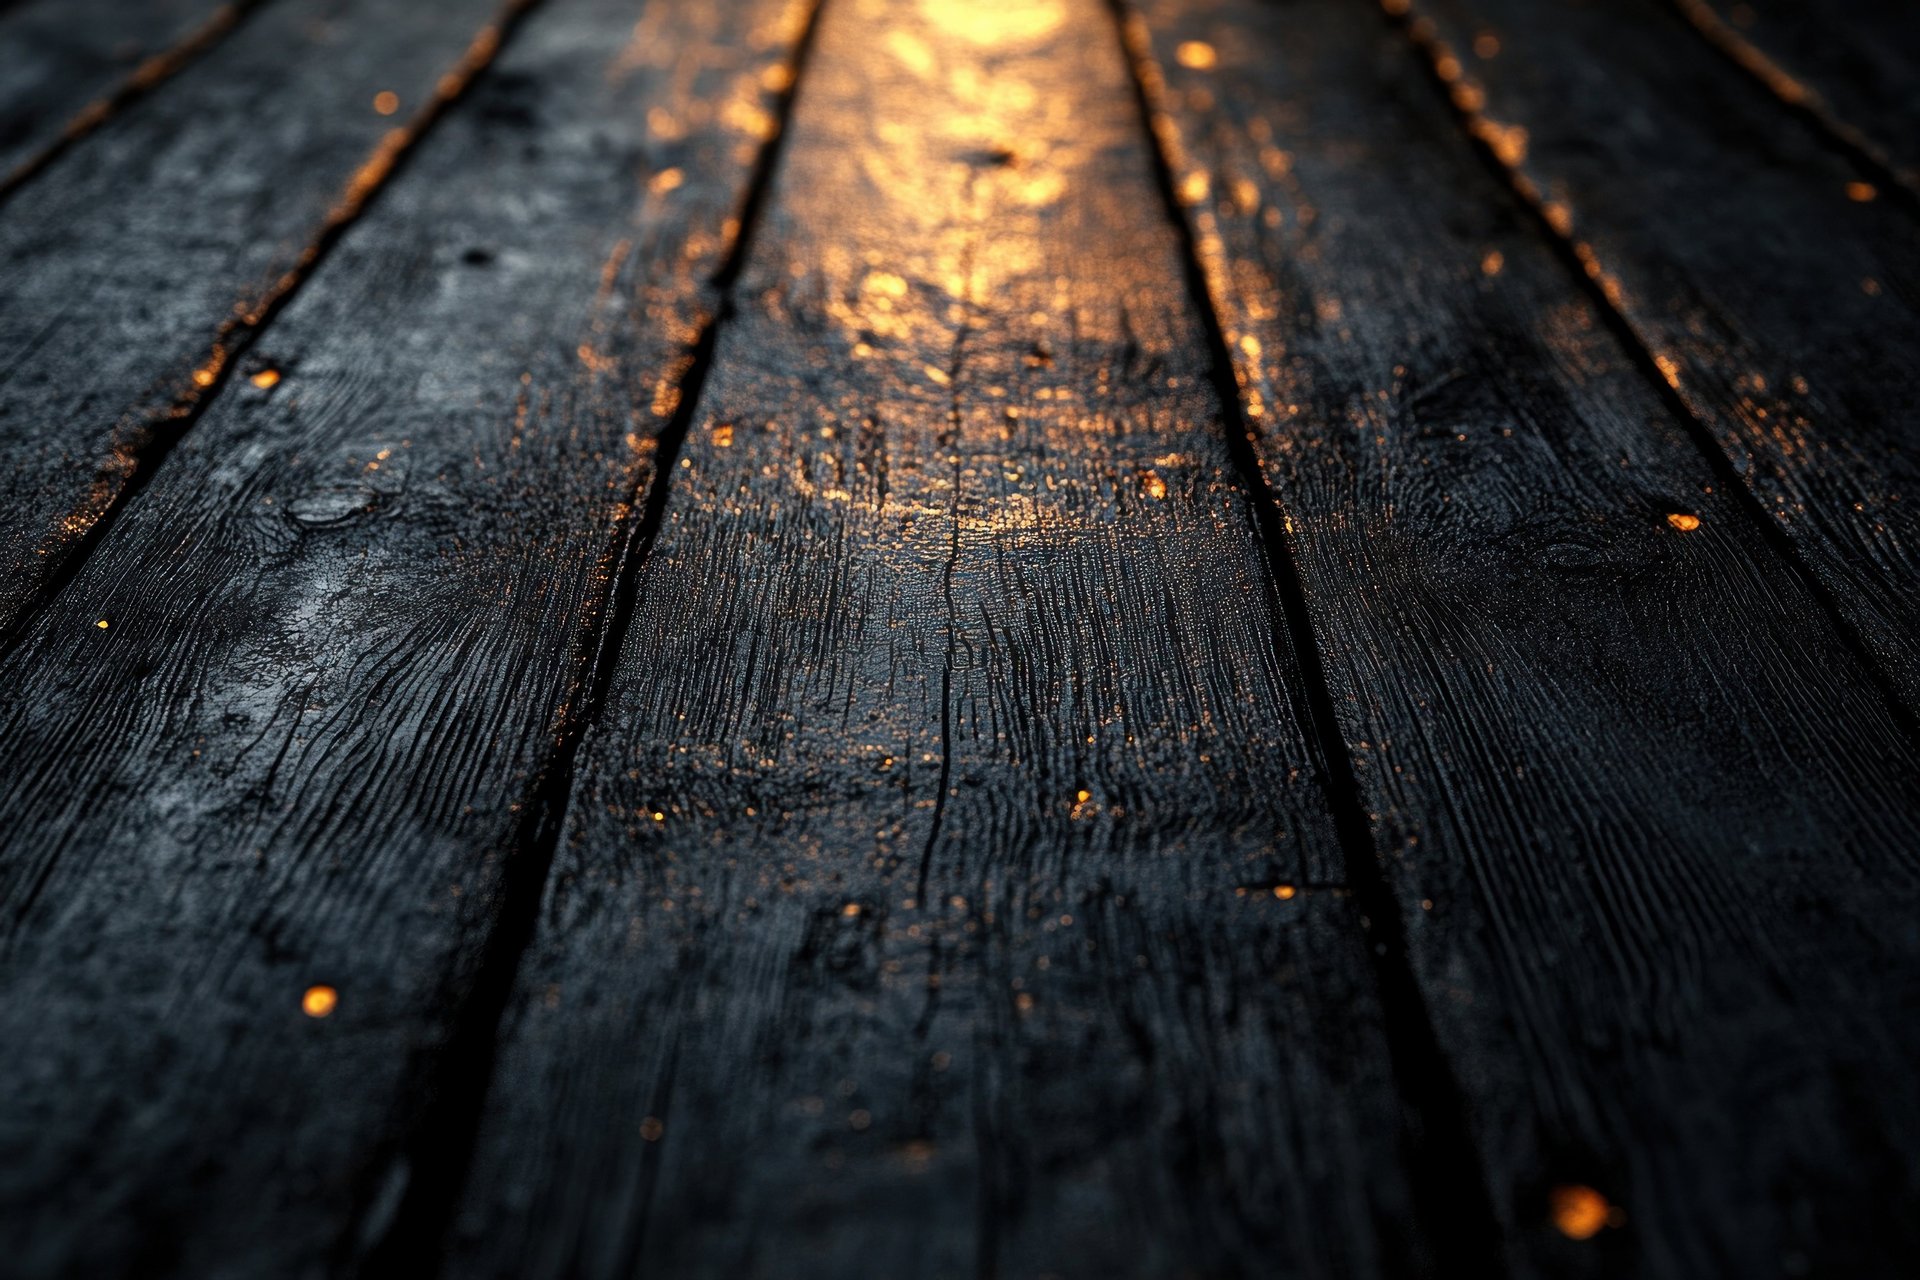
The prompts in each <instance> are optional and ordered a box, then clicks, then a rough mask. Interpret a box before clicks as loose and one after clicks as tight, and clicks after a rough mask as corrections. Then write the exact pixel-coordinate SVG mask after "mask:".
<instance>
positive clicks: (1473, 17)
mask: <svg viewBox="0 0 1920 1280" xmlns="http://www.w3.org/2000/svg"><path fill="white" fill-rule="evenodd" d="M1394 3H1395V4H1399V3H1400V0H1394ZM1414 16H1415V19H1416V20H1415V21H1414V22H1413V23H1412V24H1411V26H1410V30H1411V31H1412V32H1413V34H1414V36H1415V37H1416V39H1417V40H1419V41H1420V42H1421V43H1422V44H1423V47H1424V49H1425V52H1426V53H1427V55H1428V57H1429V60H1430V62H1431V63H1432V64H1434V65H1435V66H1436V67H1437V68H1438V69H1439V70H1441V71H1442V72H1450V73H1451V74H1452V88H1453V93H1454V98H1455V101H1456V104H1458V108H1457V109H1460V110H1462V111H1464V112H1465V113H1466V119H1467V123H1468V125H1469V127H1470V128H1471V129H1472V130H1473V131H1474V132H1476V133H1477V134H1478V135H1479V136H1480V137H1481V138H1482V140H1483V142H1484V144H1485V150H1486V153H1487V155H1488V156H1489V157H1490V158H1491V159H1493V160H1494V161H1495V162H1496V163H1497V164H1498V165H1500V166H1501V167H1502V168H1503V169H1504V170H1505V171H1506V172H1507V173H1508V174H1509V176H1510V177H1511V179H1512V181H1513V182H1514V183H1515V184H1516V185H1518V186H1519V187H1520V188H1521V189H1522V190H1523V191H1524V192H1525V193H1527V195H1528V197H1529V199H1530V200H1531V201H1532V202H1533V203H1534V204H1535V205H1536V207H1537V208H1538V210H1539V213H1540V217H1541V219H1542V221H1543V222H1544V223H1545V224H1546V225H1547V226H1548V227H1549V228H1550V229H1551V231H1552V232H1553V234H1554V235H1555V236H1556V237H1557V238H1558V239H1560V240H1561V241H1562V242H1563V243H1564V245H1565V246H1566V251H1567V253H1568V254H1569V255H1571V256H1572V257H1573V258H1574V260H1575V261H1577V262H1578V263H1579V264H1580V267H1581V269H1582V270H1583V271H1585V272H1586V273H1587V274H1588V276H1589V277H1590V279H1591V281H1592V283H1593V287H1594V296H1595V297H1596V298H1600V299H1603V300H1604V302H1605V305H1606V306H1607V307H1608V308H1609V309H1611V310H1614V311H1616V312H1617V313H1618V315H1619V316H1620V317H1621V322H1622V324H1623V325H1624V327H1625V329H1626V330H1627V331H1629V332H1630V333H1631V335H1632V338H1633V341H1634V342H1636V343H1637V344H1638V345H1639V346H1640V347H1641V348H1642V350H1643V351H1644V353H1645V361H1646V363H1647V365H1648V366H1649V369H1650V370H1651V371H1653V372H1655V373H1657V374H1658V376H1661V377H1663V378H1664V379H1665V380H1667V381H1668V382H1669V383H1670V384H1671V387H1672V392H1673V396H1674V398H1675V400H1676V401H1677V402H1678V403H1679V404H1681V405H1683V406H1684V407H1685V409H1686V411H1687V412H1688V413H1690V414H1692V415H1693V416H1694V417H1695V418H1696V419H1697V420H1698V423H1699V429H1700V431H1701V432H1702V433H1703V434H1704V435H1705V436H1708V437H1710V438H1711V439H1712V440H1714V441H1715V442H1717V444H1718V445H1719V447H1720V449H1721V450H1722V451H1723V452H1724V454H1725V456H1726V458H1727V459H1728V463H1727V466H1726V468H1725V470H1724V474H1725V476H1726V478H1727V479H1728V480H1729V481H1732V480H1735V479H1737V480H1738V481H1739V482H1740V483H1741V484H1743V485H1744V486H1745V487H1746V488H1747V489H1748V490H1749V491H1750V492H1751V495H1752V502H1753V503H1754V504H1755V505H1756V506H1757V508H1758V509H1759V510H1762V511H1764V512H1766V513H1767V515H1768V518H1769V519H1770V521H1771V522H1772V523H1773V524H1774V526H1775V527H1776V530H1777V533H1778V535H1779V536H1780V537H1781V538H1782V539H1783V540H1784V541H1785V542H1787V543H1790V544H1791V546H1792V547H1793V548H1794V554H1795V555H1796V556H1797V557H1799V558H1800V559H1801V560H1802V561H1804V563H1805V564H1807V565H1808V566H1809V567H1810V569H1811V570H1812V572H1813V574H1814V575H1815V577H1816V579H1817V581H1818V582H1819V584H1820V586H1821V588H1822V589H1823V590H1824V591H1825V592H1826V593H1828V594H1829V596H1830V597H1831V603H1832V607H1833V608H1834V609H1835V610H1836V612H1838V613H1839V615H1840V616H1841V617H1842V618H1843V619H1844V620H1845V622H1846V623H1847V624H1848V626H1850V627H1851V628H1852V629H1853V630H1854V631H1855V632H1857V634H1858V635H1859V637H1860V640H1861V642H1862V643H1863V644H1864V646H1865V647H1866V648H1867V649H1868V650H1869V651H1870V652H1871V653H1872V654H1873V655H1874V658H1875V660H1876V663H1877V664H1878V666H1879V668H1880V670H1881V671H1882V672H1883V673H1884V678H1885V679H1886V681H1887V682H1888V684H1889V685H1890V686H1891V688H1892V689H1893V690H1894V691H1895V693H1896V694H1897V696H1899V697H1900V698H1901V699H1902V700H1903V702H1904V703H1905V705H1906V708H1907V712H1908V715H1909V717H1910V720H1909V722H1910V723H1911V722H1912V720H1911V717H1912V716H1913V715H1914V714H1915V711H1916V709H1917V708H1920V640H1916V637H1920V592H1916V591H1915V590H1914V583H1915V581H1916V580H1920V523H1916V520H1917V517H1916V515H1915V511H1916V507H1915V504H1914V502H1913V500H1912V499H1913V494H1914V493H1915V492H1916V480H1920V464H1916V454H1915V452H1914V449H1913V425H1914V409H1913V406H1914V405H1915V403H1916V402H1920V365H1916V363H1915V362H1914V360H1913V359H1912V354H1913V352H1914V351H1916V350H1920V300H1916V295H1915V292H1914V290H1915V282H1916V281H1920V240H1916V238H1915V236H1914V220H1913V217H1912V216H1911V211H1910V210H1909V209H1908V208H1906V207H1904V205H1903V202H1898V201H1894V200H1891V199H1888V198H1887V197H1886V196H1885V194H1884V193H1878V192H1876V191H1874V190H1872V188H1871V183H1868V185H1867V188H1866V189H1862V188H1861V187H1860V186H1859V185H1858V184H1860V183H1861V182H1862V181H1863V180H1864V179H1865V177H1866V175H1864V174H1863V173H1862V172H1861V171H1860V170H1859V169H1857V168H1855V167H1853V166H1852V165H1850V164H1849V163H1848V162H1847V161H1846V160H1845V158H1844V157H1842V156H1841V155H1840V154H1839V153H1838V152H1836V151H1835V150H1834V149H1833V147H1832V146H1831V145H1830V144H1829V142H1828V140H1827V139H1826V138H1824V137H1823V136H1822V135H1821V134H1820V133H1819V132H1818V131H1817V130H1816V129H1814V128H1812V127H1811V126H1810V125H1809V124H1808V123H1807V122H1805V121H1804V120H1802V119H1800V118H1798V117H1796V116H1795V115H1794V114H1793V113H1791V112H1790V111H1788V110H1787V109H1786V108H1785V107H1784V106H1783V105H1782V104H1781V103H1780V102H1778V101H1777V100H1776V99H1775V98H1774V97H1773V96H1772V95H1771V94H1770V93H1768V91H1767V90H1766V89H1765V88H1764V87H1762V86H1761V85H1760V84H1759V83H1758V82H1756V81H1754V80H1753V79H1751V78H1750V77H1748V76H1746V75H1743V74H1742V73H1741V72H1740V71H1739V70H1738V69H1737V68H1735V67H1733V66H1731V65H1729V64H1727V63H1726V61H1725V60H1724V59H1721V58H1719V57H1717V56H1715V55H1713V53H1712V52H1711V51H1710V50H1709V49H1707V48H1705V47H1704V46H1702V44H1701V43H1700V41H1699V40H1698V39H1697V38H1693V37H1692V35H1691V33H1690V32H1689V31H1688V30H1687V29H1686V26H1685V24H1684V22H1683V21H1682V20H1681V19H1680V18H1679V17H1678V16H1677V15H1676V14H1674V13H1673V12H1672V11H1670V10H1668V9H1667V8H1666V7H1664V6H1663V5H1660V4H1657V3H1653V2H1652V0H1623V2H1622V3H1621V4H1619V5H1608V6H1607V7H1606V10H1605V12H1604V13H1602V12H1601V11H1600V10H1599V9H1596V8H1593V7H1590V6H1586V5H1583V4H1581V3H1578V2H1577V0H1549V2H1547V3H1533V2H1532V0H1484V2H1483V0H1432V2H1431V3H1428V2H1427V0H1421V3H1419V4H1417V5H1415V7H1414ZM1485 33H1491V34H1492V35H1493V36H1494V37H1495V38H1496V39H1497V40H1498V41H1499V42H1500V52H1499V54H1498V55H1497V56H1495V57H1492V58H1478V57H1477V56H1476V55H1473V54H1471V53H1469V52H1467V51H1468V50H1469V49H1470V48H1471V46H1472V43H1473V41H1474V40H1475V39H1476V38H1477V37H1478V36H1479V35H1481V34H1485ZM1682 36H1685V37H1688V38H1685V39H1682V38H1680V37H1682ZM1449 60H1450V61H1449Z"/></svg>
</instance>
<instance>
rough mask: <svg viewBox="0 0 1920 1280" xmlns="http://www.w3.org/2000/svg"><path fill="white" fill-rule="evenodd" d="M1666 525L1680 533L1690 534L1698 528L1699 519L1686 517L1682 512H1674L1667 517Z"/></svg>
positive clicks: (1697, 517)
mask: <svg viewBox="0 0 1920 1280" xmlns="http://www.w3.org/2000/svg"><path fill="white" fill-rule="evenodd" d="M1667 523H1668V524H1670V525H1672V526H1673V527H1674V528H1676V529H1678V530H1679V531H1680V532H1682V533H1692V532H1693V531H1694V530H1695V529H1698V528H1699V527H1700V517H1699V516H1695V515H1688V514H1687V513H1686V512H1684V511H1676V512H1674V513H1673V514H1672V515H1670V516H1668V517H1667Z"/></svg>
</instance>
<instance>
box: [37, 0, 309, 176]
mask: <svg viewBox="0 0 1920 1280" xmlns="http://www.w3.org/2000/svg"><path fill="white" fill-rule="evenodd" d="M270 2H271V0H228V3H226V4H223V5H221V6H220V7H219V8H217V9H215V10H214V11H213V12H212V13H210V14H208V15H207V16H206V17H205V18H204V19H202V20H201V21H200V23H199V24H198V25H197V26H195V27H194V28H193V29H192V30H191V31H189V32H187V34H186V35H184V36H182V37H181V38H180V39H178V40H176V41H175V42H174V43H173V44H171V45H169V46H168V47H167V48H165V49H162V50H161V51H160V52H158V53H156V54H153V55H152V56H151V57H148V58H145V59H142V60H141V63H140V65H139V66H137V67H135V68H134V69H133V70H132V71H129V72H128V73H127V75H126V78H125V79H123V80H122V81H121V82H120V84H119V85H118V86H117V87H116V88H114V89H113V90H112V91H111V92H109V93H107V94H106V95H105V96H103V97H99V98H96V99H94V100H93V101H92V102H90V103H88V104H87V105H86V106H84V107H82V108H80V110H79V111H77V112H75V113H74V115H73V116H72V117H71V118H70V119H69V120H68V121H67V123H66V124H65V125H64V126H62V127H61V130H60V132H59V134H58V135H57V136H56V137H55V138H54V139H53V141H51V142H49V143H47V144H46V145H45V146H43V147H41V148H40V149H39V150H38V151H36V152H34V153H33V154H32V155H30V156H28V157H27V158H26V159H24V160H22V161H21V162H20V163H19V164H17V165H15V166H14V167H13V168H12V170H11V171H9V172H8V173H7V174H5V175H4V176H0V205H4V204H5V203H6V202H7V200H8V198H9V197H11V196H12V195H13V193H14V192H16V191H18V190H19V189H20V188H21V187H23V186H25V185H26V184H27V183H29V182H31V181H33V179H34V178H36V177H38V176H39V175H40V174H41V173H43V172H45V171H46V169H47V167H48V166H50V165H51V164H53V162H54V161H56V160H58V159H59V158H60V157H61V156H63V155H65V154H66V153H67V152H68V151H69V150H70V149H72V147H73V146H74V145H75V144H76V143H78V142H80V141H81V140H82V139H84V138H86V137H87V135H89V134H91V133H93V132H94V131H95V130H97V129H99V128H100V127H101V126H102V125H104V124H106V123H107V122H108V121H110V120H112V119H113V118H114V117H115V116H118V115H119V114H120V113H121V112H123V111H125V110H126V109H127V108H128V107H130V106H132V105H133V104H134V103H135V102H138V101H139V100H140V99H141V98H144V97H146V96H147V95H148V94H149V93H152V92H153V91H154V90H155V89H158V88H159V87H160V86H161V85H163V84H165V83H166V82H167V81H169V80H171V79H173V77H175V76H177V75H179V74H180V73H181V72H182V71H185V70H186V69H187V68H188V67H190V66H192V65H193V64H194V63H195V62H197V61H199V59H200V56H201V55H202V54H204V53H206V52H207V51H208V50H210V49H212V48H213V47H214V46H215V45H217V44H219V43H220V42H221V41H222V40H224V39H226V38H227V37H228V36H229V35H232V34H233V32H234V31H235V30H237V29H238V28H239V26H240V24H241V23H243V22H245V21H246V20H247V19H248V18H250V17H252V16H253V14H254V11H255V10H257V9H259V8H261V7H262V6H263V5H266V4H268V3H270ZM11 7H12V6H11V5H8V4H0V12H5V11H6V10H7V9H8V8H11Z"/></svg>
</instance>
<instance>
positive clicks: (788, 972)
mask: <svg viewBox="0 0 1920 1280" xmlns="http://www.w3.org/2000/svg"><path fill="white" fill-rule="evenodd" d="M822 23H823V29H822V31H821V33H820V37H819V47H818V48H817V49H816V50H815V51H814V54H813V56H812V59H811V62H810V65H809V70H808V71H807V73H806V77H805V79H804V80H803V82H802V85H801V90H800V97H799V100H798V103H797V106H796V109H795V118H794V122H793V127H792V141H791V147H790V150H789V151H788V152H787V154H786V155H785V157H784V158H783V161H782V166H783V167H782V170H781V172H780V176H779V177H778V180H777V182H776V184H775V186H774V187H773V189H772V194H771V196H770V204H769V214H768V219H767V223H766V225H765V227H764V230H763V233H762V234H761V235H760V236H759V237H758V238H757V239H756V242H755V244H754V246H753V250H752V255H751V259H750V264H749V265H748V267H747V268H746V273H745V276H744V277H743V280H742V283H741V287H740V294H741V297H740V301H739V304H738V305H739V308H740V314H739V318H738V319H737V320H736V321H734V322H732V323H730V324H729V325H728V326H727V327H726V328H725V329H724V331H723V334H722V337H721V339H720V342H719V344H718V348H717V355H716V364H715V367H714V372H713V374H712V377H711V380H710V382H709V385H708V390H707V395H706V397H705V399H704V401H703V403H702V406H701V408H700V410H699V413H698V415H697V417H696V418H695V420H694V422H693V424H692V430H691V432H690V435H689V437H688V438H687V440H686V442H685V447H684V451H683V452H682V454H681V455H680V457H679V459H678V463H677V465H676V466H674V467H673V468H672V469H671V471H670V474H671V475H672V477H673V494H672V500H671V502H670V503H669V504H668V505H667V506H666V508H665V511H664V516H663V527H662V529H661V532H660V535H659V538H658V541H657V543H656V544H655V550H654V551H653V552H652V554H651V556H650V558H649V559H648V560H647V562H646V564H645V566H644V568H643V569H642V570H641V572H640V575H639V578H638V582H637V585H636V595H635V602H634V605H633V608H632V613H631V625H630V627H629V628H628V630H627V637H626V642H625V647H624V650H623V652H622V655H621V659H620V665H619V667H618V669H617V671H616V673H615V676H614V679H613V683H612V687H611V691H610V695H609V700H608V703H607V711H606V713H605V715H604V716H603V718H602V721H601V723H600V725H599V727H597V728H596V729H595V730H594V731H593V733H592V734H591V735H590V736H589V738H588V740H587V743H586V745H585V746H584V747H583V754H582V765H581V770H580V774H579V781H578V784H577V786H576V788H575V791H574V796H573V802H572V805H571V808H570V811H569V823H568V833H567V840H566V842H565V844H564V845H563V846H562V848H561V850H560V855H559V860H558V864H557V866H556V869H555V874H554V877H553V879H552V881H551V885H550V888H549V892H548V898H547V901H546V903H545V904H544V906H543V908H542V910H541V913H540V919H539V928H538V933H537V935H536V937H535V938H534V940H533V942H532V945H531V947H530V949H529V952H528V955H527V959H526V961H525V963H524V967H523V971H522V972H521V974H520V975H519V979H518V983H517V988H516V991H515V994H514V997H513V1000H512V1002H511V1004H510V1011H509V1017H508V1021H507V1023H506V1024H505V1025H506V1028H507V1030H506V1032H505V1035H504V1039H503V1044H502V1046H501V1048H500V1050H499V1068H498V1071H497V1074H496V1077H495V1085H494V1088H493V1090H492V1093H491V1094H490V1096H489V1097H488V1099H487V1102H486V1106H485V1113H484V1115H485V1120H484V1127H483V1129H482V1132H481V1135H480V1138H479V1142H478V1147H477V1155H476V1160H475V1172H474V1175H473V1179H472V1185H471V1186H470V1188H469V1191H468V1194H467V1196H466V1198H465V1201H464V1204H463V1205H462V1207H461V1209H460V1212H459V1214H458V1217H457V1219H456V1227H457V1230H456V1236H455V1245H454V1252H453V1254H452V1260H451V1262H450V1263H449V1270H450V1272H451V1273H453V1274H461V1275H483V1274H484V1275H501V1276H508V1275H511V1276H560V1275H586V1276H613V1275H631V1274H649V1275H652V1274H659V1275H683V1274H685V1275H748V1274H778V1275H782V1276H823V1277H825V1276H844V1275H854V1274H872V1275H926V1276H958V1275H998V1274H1005V1275H1045V1274H1061V1275H1065V1274H1073V1275H1092V1274H1100V1273H1102V1272H1111V1273H1114V1274H1150V1275H1172V1274H1197V1275H1227V1274H1242V1273H1245V1274H1275V1273H1277V1274H1295V1273H1299V1274H1314V1275H1322V1274H1324V1275H1332V1274H1343V1275H1357V1274H1381V1275H1409V1274H1424V1273H1427V1272H1428V1271H1429V1270H1430V1269H1431V1267H1432V1259H1431V1257H1430V1255H1429V1252H1428V1249H1429V1244H1428V1239H1427V1234H1426V1224H1423V1223H1422V1222H1421V1221H1419V1219H1418V1218H1417V1216H1416V1212H1415V1206H1414V1205H1413V1204H1412V1203H1411V1202H1410V1192H1409V1188H1408V1185H1407V1181H1406V1176H1405V1173H1404V1170H1403V1161H1404V1160H1405V1158H1406V1153H1405V1150H1404V1147H1403V1144H1402V1139H1401V1136H1400V1122H1399V1102H1398V1099H1397V1098H1396V1097H1395V1095H1394V1088H1393V1080H1392V1070H1391V1067H1390V1064H1389V1062H1388V1054H1387V1048H1386V1045H1385V1042H1384V1037H1383V1032H1382V1026H1381V1022H1382V1014H1381V1009H1380V1006H1379V1003H1378V1000H1377V997H1376V996H1375V993H1374V989H1373V980H1372V976H1371V974H1370V973H1369V963H1368V955H1367V948H1366V945H1365V939H1364V937H1363V935H1362V933H1361V930H1360V929H1359V927H1358V926H1357V921H1356V919H1355V911H1354V905H1353V902H1352V901H1351V900H1350V899H1349V898H1348V897H1347V896H1346V894H1345V891H1344V889H1343V887H1342V886H1343V877H1342V864H1341V860H1340V857H1339V854H1338V850H1337V848H1336V847H1335V846H1334V844H1333V842H1332V841H1333V836H1332V830H1331V827H1330V824H1329V819H1328V816H1327V812H1326V809H1325V807H1324V800H1323V797H1322V792H1321V787H1322V780H1321V778H1320V776H1319V771H1318V769H1317V768H1316V766H1315V764H1314V756H1313V753H1312V751H1311V749H1310V747H1309V744H1308V739H1307V737H1306V735H1305V734H1304V733H1303V731H1302V729H1301V727H1300V720H1299V718H1298V714H1299V713H1298V710H1297V709H1298V707H1299V706H1300V703H1301V697H1302V695H1301V690H1300V675H1299V672H1298V670H1297V668H1296V665H1295V663H1294V661H1293V658H1292V656H1291V652H1290V650H1289V648H1288V645H1287V640H1286V632H1285V630H1284V627H1283V626H1282V624H1281V620H1280V618H1279V615H1278V605H1277V602H1276V600H1275V599H1274V596H1273V592H1272V586H1271V580H1270V576H1269V572H1268V567H1267V565H1266V564H1265V562H1264V560H1263V557H1262V554H1261V550H1260V544H1259V541H1258V537H1257V534H1256V530H1255V524H1254V521H1253V519H1252V517H1251V513H1250V510H1249V507H1248V505H1247V502H1246V499H1245V496H1244V494H1243V493H1242V492H1241V491H1240V490H1239V489H1238V487H1237V483H1236V479H1235V474H1234V469H1233V464H1232V461H1231V459H1230V457H1229V455H1228V452H1227V449H1226V448H1225V442H1224V440H1223V438H1222V436H1221V431H1220V419H1219V406H1218V402H1217V400H1216V399H1215V397H1214V393H1213V391H1212V388H1211V384H1210V382H1209V370H1208V364H1207V358H1206V348H1205V346H1204V342H1203V339H1202V331H1201V330H1200V328H1199V326H1198V324H1197V322H1196V320H1195V317H1194V314H1193V312H1192V309H1191V306H1190V303H1189V300H1188V297H1187V294H1186V292H1185V286H1184V284H1183V281H1182V276H1181V265H1180V259H1179V255H1178V249H1177V240H1176V238H1175V236H1174V234H1173V228H1172V225H1171V223H1170V221H1169V220H1167V219H1166V218H1165V216H1164V210H1163V209H1162V208H1161V206H1160V205H1159V204H1158V203H1157V197H1156V194H1155V190H1154V187H1153V185H1152V180H1151V169H1150V167H1149V155H1148V149H1147V146H1146V139H1145V135H1144V131H1143V129H1142V124H1141V119H1140V116H1139V114H1138V110H1137V107H1136V105H1135V102H1134V98H1133V92H1132V89H1131V86H1130V84H1129V82H1128V78H1127V75H1126V69H1125V62H1124V59H1123V58H1122V56H1121V52H1120V49H1119V45H1118V41H1117V38H1116V35H1115V30H1114V27H1113V25H1112V22H1111V19H1110V17H1109V15H1108V14H1107V13H1106V12H1105V10H1104V8H1103V6H1101V5H1099V4H1098V3H1097V0H1045V2H1043V3H1039V4H1034V5H1028V6H1024V7H1021V8H1018V9H1008V8H1005V7H1003V6H998V5H996V4H995V3H994V2H993V0H952V2H950V3H948V2H943V3H942V4H940V5H937V6H936V5H924V6H902V5H893V4H888V3H884V2H883V0H846V2H844V3H835V4H833V5H831V6H830V7H829V8H828V9H827V11H826V15H825V16H824V17H823V19H822ZM1276 888H1278V890H1279V891H1278V892H1277V893H1276ZM1452 1172H1453V1171H1450V1174H1451V1173H1452Z"/></svg>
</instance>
